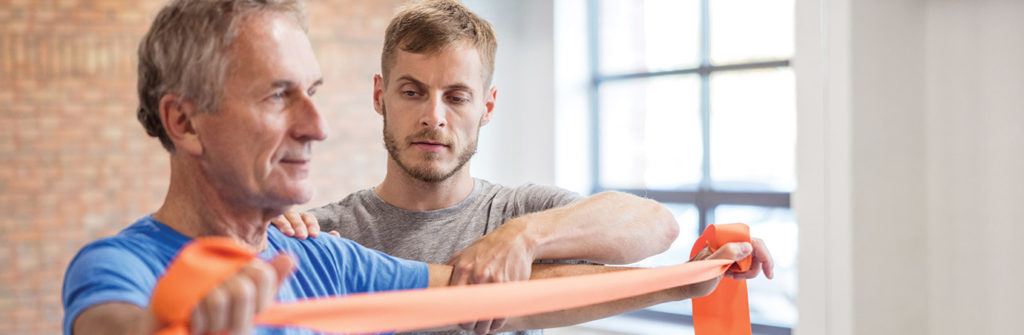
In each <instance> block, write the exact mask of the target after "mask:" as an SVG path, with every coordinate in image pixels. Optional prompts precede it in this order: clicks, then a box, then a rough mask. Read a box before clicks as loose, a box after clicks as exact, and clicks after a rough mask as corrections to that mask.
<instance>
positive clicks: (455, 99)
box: [448, 95, 469, 104]
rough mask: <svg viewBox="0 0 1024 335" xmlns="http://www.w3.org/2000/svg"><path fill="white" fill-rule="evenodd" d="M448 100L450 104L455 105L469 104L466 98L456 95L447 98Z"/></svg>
mask: <svg viewBox="0 0 1024 335" xmlns="http://www.w3.org/2000/svg"><path fill="white" fill-rule="evenodd" d="M448 100H449V101H451V102H452V103H456V104H463V103H467V102H469V98H468V97H464V96H458V95H451V96H448Z"/></svg>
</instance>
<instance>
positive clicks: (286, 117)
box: [193, 13, 327, 208]
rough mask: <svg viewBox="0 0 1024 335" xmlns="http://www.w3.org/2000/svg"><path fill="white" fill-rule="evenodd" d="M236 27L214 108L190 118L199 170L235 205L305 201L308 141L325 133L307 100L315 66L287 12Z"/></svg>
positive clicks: (316, 79)
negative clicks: (196, 138)
mask: <svg viewBox="0 0 1024 335" xmlns="http://www.w3.org/2000/svg"><path fill="white" fill-rule="evenodd" d="M238 31H239V35H238V36H237V37H236V39H235V40H234V42H233V43H232V45H231V48H230V49H229V51H228V54H227V56H228V58H229V67H228V72H227V77H226V78H225V83H224V85H225V86H224V95H223V96H222V98H221V100H220V110H219V111H217V112H215V113H209V114H206V113H199V114H200V115H196V116H195V120H194V122H193V124H194V126H195V127H196V128H197V129H196V130H197V134H198V136H199V140H200V141H201V143H202V144H203V153H202V154H201V156H202V158H201V159H200V161H201V165H202V169H201V170H202V171H203V173H204V174H205V176H206V178H207V179H208V180H209V181H210V183H211V184H212V185H213V186H214V188H215V189H217V190H218V191H219V192H220V193H222V194H224V195H226V196H228V197H230V198H233V199H228V200H231V201H234V202H236V203H240V204H247V205H250V206H251V207H260V208H276V207H281V206H288V205H291V204H298V203H303V202H306V201H309V200H310V198H312V196H313V187H312V183H311V182H310V180H309V168H310V160H311V159H312V157H313V152H312V143H313V142H315V141H321V140H323V139H325V138H326V137H327V131H326V128H325V125H324V122H323V118H322V116H321V115H320V112H319V110H318V109H317V107H316V105H315V104H314V103H313V100H312V99H311V98H312V96H313V94H314V93H315V92H316V90H317V88H318V87H319V85H320V83H321V78H322V76H321V73H320V66H319V64H318V63H317V60H316V57H315V56H314V55H313V50H312V48H311V47H310V44H309V40H308V39H307V37H306V34H305V33H303V31H302V29H301V28H300V27H299V26H298V25H297V24H296V23H295V22H294V21H292V20H291V19H289V18H287V17H285V16H282V15H279V14H274V13H258V14H253V15H251V16H249V17H246V18H244V19H243V20H241V21H240V22H239V26H238Z"/></svg>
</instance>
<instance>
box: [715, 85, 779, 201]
mask: <svg viewBox="0 0 1024 335" xmlns="http://www.w3.org/2000/svg"><path fill="white" fill-rule="evenodd" d="M710 89H711V92H710V95H711V101H710V106H711V179H712V180H713V182H714V187H715V188H717V189H721V190H741V189H742V190H765V191H783V192H788V191H792V190H793V188H794V185H795V183H796V181H795V178H796V177H795V172H794V171H795V167H794V164H795V162H794V160H795V156H794V155H795V151H796V106H795V103H796V102H795V100H796V94H795V92H794V89H795V83H794V79H793V70H792V69H791V68H780V69H768V70H752V71H735V72H733V71H730V72H722V73H716V74H712V76H711V88H710Z"/></svg>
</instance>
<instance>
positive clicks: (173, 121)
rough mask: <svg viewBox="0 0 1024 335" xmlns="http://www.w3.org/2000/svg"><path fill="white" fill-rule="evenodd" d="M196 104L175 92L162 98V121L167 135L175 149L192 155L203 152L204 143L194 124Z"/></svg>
mask: <svg viewBox="0 0 1024 335" xmlns="http://www.w3.org/2000/svg"><path fill="white" fill-rule="evenodd" d="M195 112H196V109H195V104H193V103H192V102H191V101H187V100H185V99H182V98H181V97H180V96H178V95H175V94H167V95H164V97H163V98H160V122H162V123H163V125H164V131H165V132H166V133H167V137H169V138H170V139H171V142H172V143H174V150H175V152H177V151H183V152H186V153H189V154H192V155H197V156H198V155H202V154H203V143H202V142H200V141H199V133H197V132H196V129H195V126H194V125H193V122H194V120H193V118H192V117H193V116H194V115H195Z"/></svg>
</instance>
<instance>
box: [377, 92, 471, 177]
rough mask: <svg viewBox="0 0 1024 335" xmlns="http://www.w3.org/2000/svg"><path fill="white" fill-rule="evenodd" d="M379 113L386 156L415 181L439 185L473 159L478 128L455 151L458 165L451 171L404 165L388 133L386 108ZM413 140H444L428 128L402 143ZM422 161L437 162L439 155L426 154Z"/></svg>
mask: <svg viewBox="0 0 1024 335" xmlns="http://www.w3.org/2000/svg"><path fill="white" fill-rule="evenodd" d="M381 111H382V114H383V115H384V147H385V148H387V150H388V155H390V156H391V160H393V161H395V163H396V164H398V167H400V168H402V171H405V173H406V174H408V175H409V176H411V177H413V178H415V179H416V180H419V181H422V182H426V183H440V182H443V181H446V180H448V178H451V177H452V176H454V175H455V173H457V172H459V170H461V169H462V167H463V166H465V165H466V163H468V162H469V159H470V158H473V155H474V154H476V145H477V139H479V138H480V127H479V126H478V127H477V128H476V136H474V137H473V140H472V141H469V142H468V143H466V145H464V146H462V147H461V148H458V149H457V150H456V151H455V153H456V155H458V158H457V159H458V164H456V165H455V167H454V168H452V169H451V170H448V171H445V170H443V168H441V167H438V168H434V167H433V166H431V165H426V166H413V165H411V164H406V163H405V162H403V161H402V158H401V156H400V154H401V149H400V148H399V145H398V141H397V140H395V137H394V136H393V135H392V134H391V133H390V132H388V121H387V120H388V119H387V108H385V107H384V106H381ZM413 139H416V140H420V139H430V140H435V141H440V140H446V139H445V137H444V134H442V133H441V132H440V131H438V130H437V129H434V128H428V129H423V130H421V131H419V132H416V133H415V134H412V135H410V136H408V137H406V140H405V141H404V142H402V143H412V141H413ZM445 143H448V141H445ZM424 159H425V160H427V161H439V160H440V159H441V154H439V153H435V152H428V153H426V154H425V155H424Z"/></svg>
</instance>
